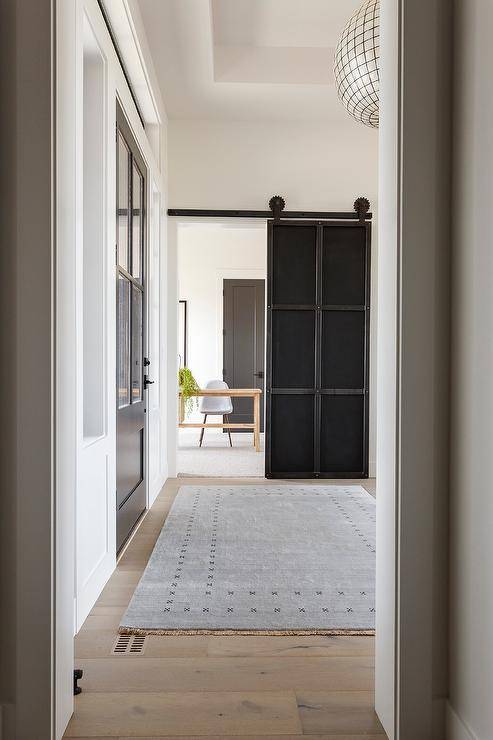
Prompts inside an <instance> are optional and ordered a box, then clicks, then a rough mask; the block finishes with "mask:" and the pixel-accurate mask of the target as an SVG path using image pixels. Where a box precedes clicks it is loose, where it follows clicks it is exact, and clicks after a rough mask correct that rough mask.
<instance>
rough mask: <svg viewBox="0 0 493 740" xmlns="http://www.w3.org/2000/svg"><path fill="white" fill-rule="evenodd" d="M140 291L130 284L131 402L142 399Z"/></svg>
mask: <svg viewBox="0 0 493 740" xmlns="http://www.w3.org/2000/svg"><path fill="white" fill-rule="evenodd" d="M142 329H143V327H142V291H141V290H140V289H139V288H137V287H136V286H135V285H132V403H136V402H137V401H141V400H142Z"/></svg>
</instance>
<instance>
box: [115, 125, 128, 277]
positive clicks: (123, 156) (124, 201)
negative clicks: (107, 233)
mask: <svg viewBox="0 0 493 740" xmlns="http://www.w3.org/2000/svg"><path fill="white" fill-rule="evenodd" d="M129 161H130V152H129V151H128V148H127V145H126V144H125V141H124V139H123V137H122V135H121V134H120V133H119V134H118V194H117V197H118V219H117V243H118V264H119V265H120V267H123V269H124V270H128V235H129V228H128V220H129V219H128V216H129V205H130V204H129V187H128V186H129V179H128V175H129Z"/></svg>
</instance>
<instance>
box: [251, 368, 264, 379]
mask: <svg viewBox="0 0 493 740" xmlns="http://www.w3.org/2000/svg"><path fill="white" fill-rule="evenodd" d="M253 374H254V375H255V377H256V378H263V377H264V371H263V370H258V371H257V372H256V373H253Z"/></svg>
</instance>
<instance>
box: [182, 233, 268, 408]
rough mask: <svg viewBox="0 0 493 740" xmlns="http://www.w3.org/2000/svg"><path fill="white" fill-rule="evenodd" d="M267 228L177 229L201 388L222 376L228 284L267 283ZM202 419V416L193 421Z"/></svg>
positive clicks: (191, 354) (192, 362) (191, 350)
mask: <svg viewBox="0 0 493 740" xmlns="http://www.w3.org/2000/svg"><path fill="white" fill-rule="evenodd" d="M266 256H267V238H266V228H265V224H263V223H261V222H260V223H258V224H256V225H252V226H251V227H250V228H248V227H241V228H231V227H228V226H226V225H214V224H199V225H197V226H194V225H188V226H183V227H181V228H180V229H179V231H178V294H179V298H180V300H186V301H187V333H188V342H187V345H188V346H187V365H188V367H189V368H190V370H191V371H192V373H193V375H194V377H195V379H196V380H197V382H198V384H199V385H200V386H202V387H203V386H205V384H206V383H207V381H209V380H213V379H215V378H222V377H223V333H222V330H223V293H222V291H223V280H224V279H228V278H237V279H252V278H256V279H265V276H266ZM195 417H197V413H196V412H195V414H194V415H193V418H195Z"/></svg>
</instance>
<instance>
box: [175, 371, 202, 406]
mask: <svg viewBox="0 0 493 740" xmlns="http://www.w3.org/2000/svg"><path fill="white" fill-rule="evenodd" d="M178 385H179V387H180V393H181V400H182V409H183V415H185V414H186V415H187V416H188V415H189V414H190V413H191V412H192V411H193V408H194V406H195V405H196V404H197V405H198V399H197V396H194V395H192V394H193V393H196V392H197V391H199V390H200V388H199V385H198V383H197V381H196V380H195V378H194V377H193V375H192V372H191V370H190V369H189V368H188V367H181V368H180V369H179V370H178Z"/></svg>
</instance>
